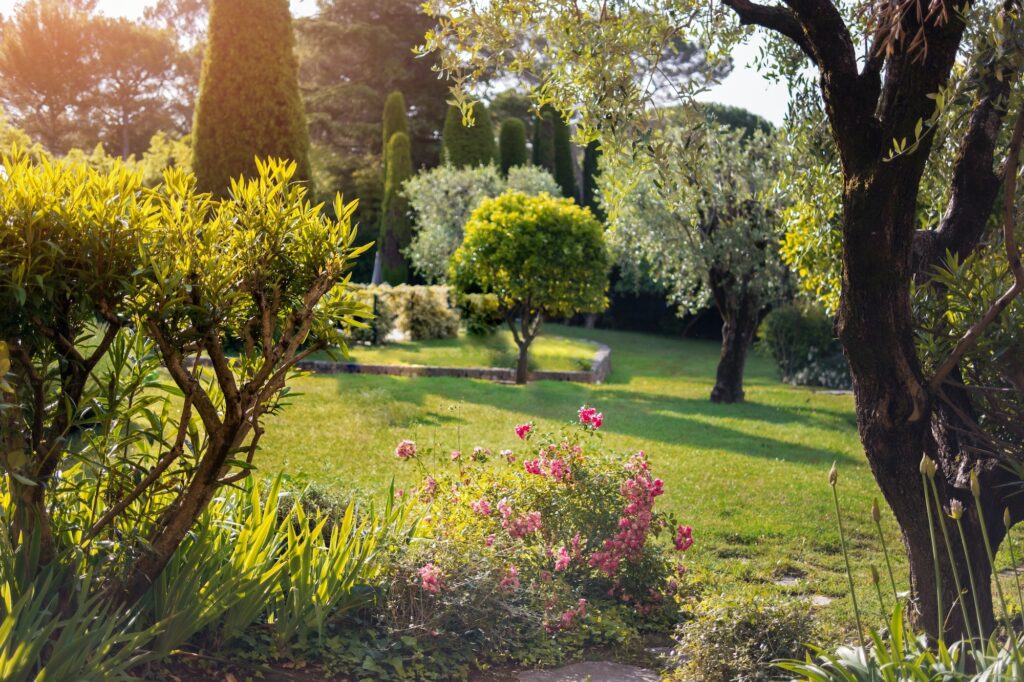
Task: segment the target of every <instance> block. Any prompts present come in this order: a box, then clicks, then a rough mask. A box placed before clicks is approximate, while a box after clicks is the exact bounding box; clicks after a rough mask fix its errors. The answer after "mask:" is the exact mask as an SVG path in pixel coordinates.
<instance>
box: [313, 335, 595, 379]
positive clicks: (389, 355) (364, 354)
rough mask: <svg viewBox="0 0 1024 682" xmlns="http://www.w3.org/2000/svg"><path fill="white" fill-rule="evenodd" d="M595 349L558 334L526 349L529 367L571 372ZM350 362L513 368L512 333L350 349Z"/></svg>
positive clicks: (323, 356) (584, 365) (327, 356)
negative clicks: (528, 355) (528, 354)
mask: <svg viewBox="0 0 1024 682" xmlns="http://www.w3.org/2000/svg"><path fill="white" fill-rule="evenodd" d="M596 350H597V348H596V347H595V346H594V345H593V344H592V343H587V342H586V340H584V339H579V338H566V337H565V336H561V335H559V332H554V333H551V334H544V335H542V336H540V337H539V338H538V339H537V340H536V341H534V343H533V344H532V345H531V346H530V368H531V369H535V370H552V371H566V370H568V371H574V370H586V369H590V363H591V361H592V360H593V358H594V353H595V351H596ZM350 356H351V359H352V360H353V361H354V362H360V363H363V364H367V365H433V366H437V367H510V368H511V367H515V365H516V358H517V348H516V344H515V342H514V341H513V340H512V332H510V331H508V330H507V329H499V330H498V331H496V332H495V333H494V334H491V335H489V336H472V335H469V334H466V333H465V332H462V333H460V334H459V336H458V338H454V339H433V340H430V341H406V342H402V343H392V344H388V345H386V346H353V347H352V348H351V349H350ZM312 359H314V360H335V361H340V360H342V359H343V358H342V357H341V355H340V354H339V353H333V354H332V353H327V352H322V353H316V354H315V355H313V356H312Z"/></svg>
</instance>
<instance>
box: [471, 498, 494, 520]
mask: <svg viewBox="0 0 1024 682" xmlns="http://www.w3.org/2000/svg"><path fill="white" fill-rule="evenodd" d="M469 506H470V508H471V509H472V510H473V511H475V512H476V513H477V514H479V515H480V516H490V515H491V503H490V502H488V501H487V500H485V499H484V498H482V497H481V498H480V499H479V500H476V501H475V502H471V503H470V505H469Z"/></svg>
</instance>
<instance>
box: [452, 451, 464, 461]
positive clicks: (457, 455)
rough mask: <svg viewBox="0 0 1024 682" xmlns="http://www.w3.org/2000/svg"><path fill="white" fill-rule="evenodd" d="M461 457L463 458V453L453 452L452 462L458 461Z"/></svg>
mask: <svg viewBox="0 0 1024 682" xmlns="http://www.w3.org/2000/svg"><path fill="white" fill-rule="evenodd" d="M459 457H462V453H461V452H459V451H458V450H452V461H453V462H454V461H456V460H457V459H458V458H459Z"/></svg>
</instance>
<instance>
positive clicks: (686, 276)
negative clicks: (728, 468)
mask: <svg viewBox="0 0 1024 682" xmlns="http://www.w3.org/2000/svg"><path fill="white" fill-rule="evenodd" d="M743 135H744V133H743V131H733V130H729V129H728V128H725V127H718V126H712V127H709V128H707V129H697V130H686V129H682V128H672V129H669V130H668V131H667V132H666V134H665V137H666V138H667V139H666V142H667V143H668V144H672V145H673V148H674V149H677V150H679V152H680V153H678V154H674V155H671V156H669V157H667V158H666V159H663V160H662V161H661V162H660V163H659V164H654V163H649V162H648V163H643V162H642V161H638V162H637V163H634V164H633V165H630V166H626V165H624V164H612V166H611V168H610V170H609V172H608V174H607V176H606V177H604V178H602V184H603V185H604V186H606V187H608V191H609V195H610V196H609V199H610V200H609V204H610V205H612V206H613V207H616V208H615V210H613V211H612V213H611V216H610V225H611V228H612V230H613V234H614V235H615V242H616V243H617V246H618V248H619V251H620V253H621V254H622V255H621V258H620V259H621V260H623V261H624V262H623V266H624V267H627V268H628V267H630V266H631V265H633V266H635V265H634V263H635V260H636V259H637V258H639V259H640V260H642V261H644V262H645V263H646V264H647V265H649V266H650V267H649V272H650V274H651V276H652V277H653V278H654V280H655V281H656V283H658V284H660V285H661V286H663V287H665V289H666V291H668V293H669V296H670V297H671V299H672V301H673V302H674V303H676V304H677V305H678V306H679V311H680V314H687V313H696V312H698V311H700V310H703V309H704V308H706V307H707V306H708V305H709V304H713V305H714V306H715V307H716V308H717V309H718V312H719V313H720V314H721V316H722V319H723V320H724V322H725V324H724V325H723V327H722V352H721V357H720V360H719V363H718V371H717V375H716V379H715V387H714V389H712V391H711V400H712V401H714V402H722V403H734V402H739V401H741V400H743V368H744V365H745V364H746V359H747V351H748V350H749V349H750V345H751V343H752V342H753V340H754V334H755V333H756V331H757V325H758V322H759V321H760V319H761V314H762V312H763V311H764V309H765V308H766V307H767V306H768V305H769V304H770V303H771V302H772V301H773V300H774V299H775V298H776V297H777V295H778V293H779V289H780V286H781V283H782V275H783V272H784V269H783V266H782V263H781V261H780V260H779V256H778V248H777V246H776V244H777V242H778V237H777V235H778V229H779V219H778V217H777V214H778V210H777V206H775V203H776V201H777V200H775V199H773V198H772V197H773V195H772V194H771V192H770V189H771V185H772V183H773V182H774V180H775V178H776V175H777V173H778V171H777V168H776V166H777V164H776V163H775V154H774V149H773V141H772V140H771V139H770V138H769V137H767V136H765V135H763V134H762V133H757V134H755V135H754V136H753V137H751V138H749V139H747V140H744V139H743ZM616 193H621V196H615V194H616Z"/></svg>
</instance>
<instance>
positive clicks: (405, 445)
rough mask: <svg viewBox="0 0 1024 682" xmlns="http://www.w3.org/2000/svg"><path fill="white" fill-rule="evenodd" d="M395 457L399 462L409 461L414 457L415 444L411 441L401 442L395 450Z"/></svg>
mask: <svg viewBox="0 0 1024 682" xmlns="http://www.w3.org/2000/svg"><path fill="white" fill-rule="evenodd" d="M395 456H396V457H398V459H400V460H403V461H405V460H409V459H412V458H413V457H415V456H416V443H413V442H412V441H411V440H403V441H402V442H401V443H399V444H398V447H397V448H395Z"/></svg>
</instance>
